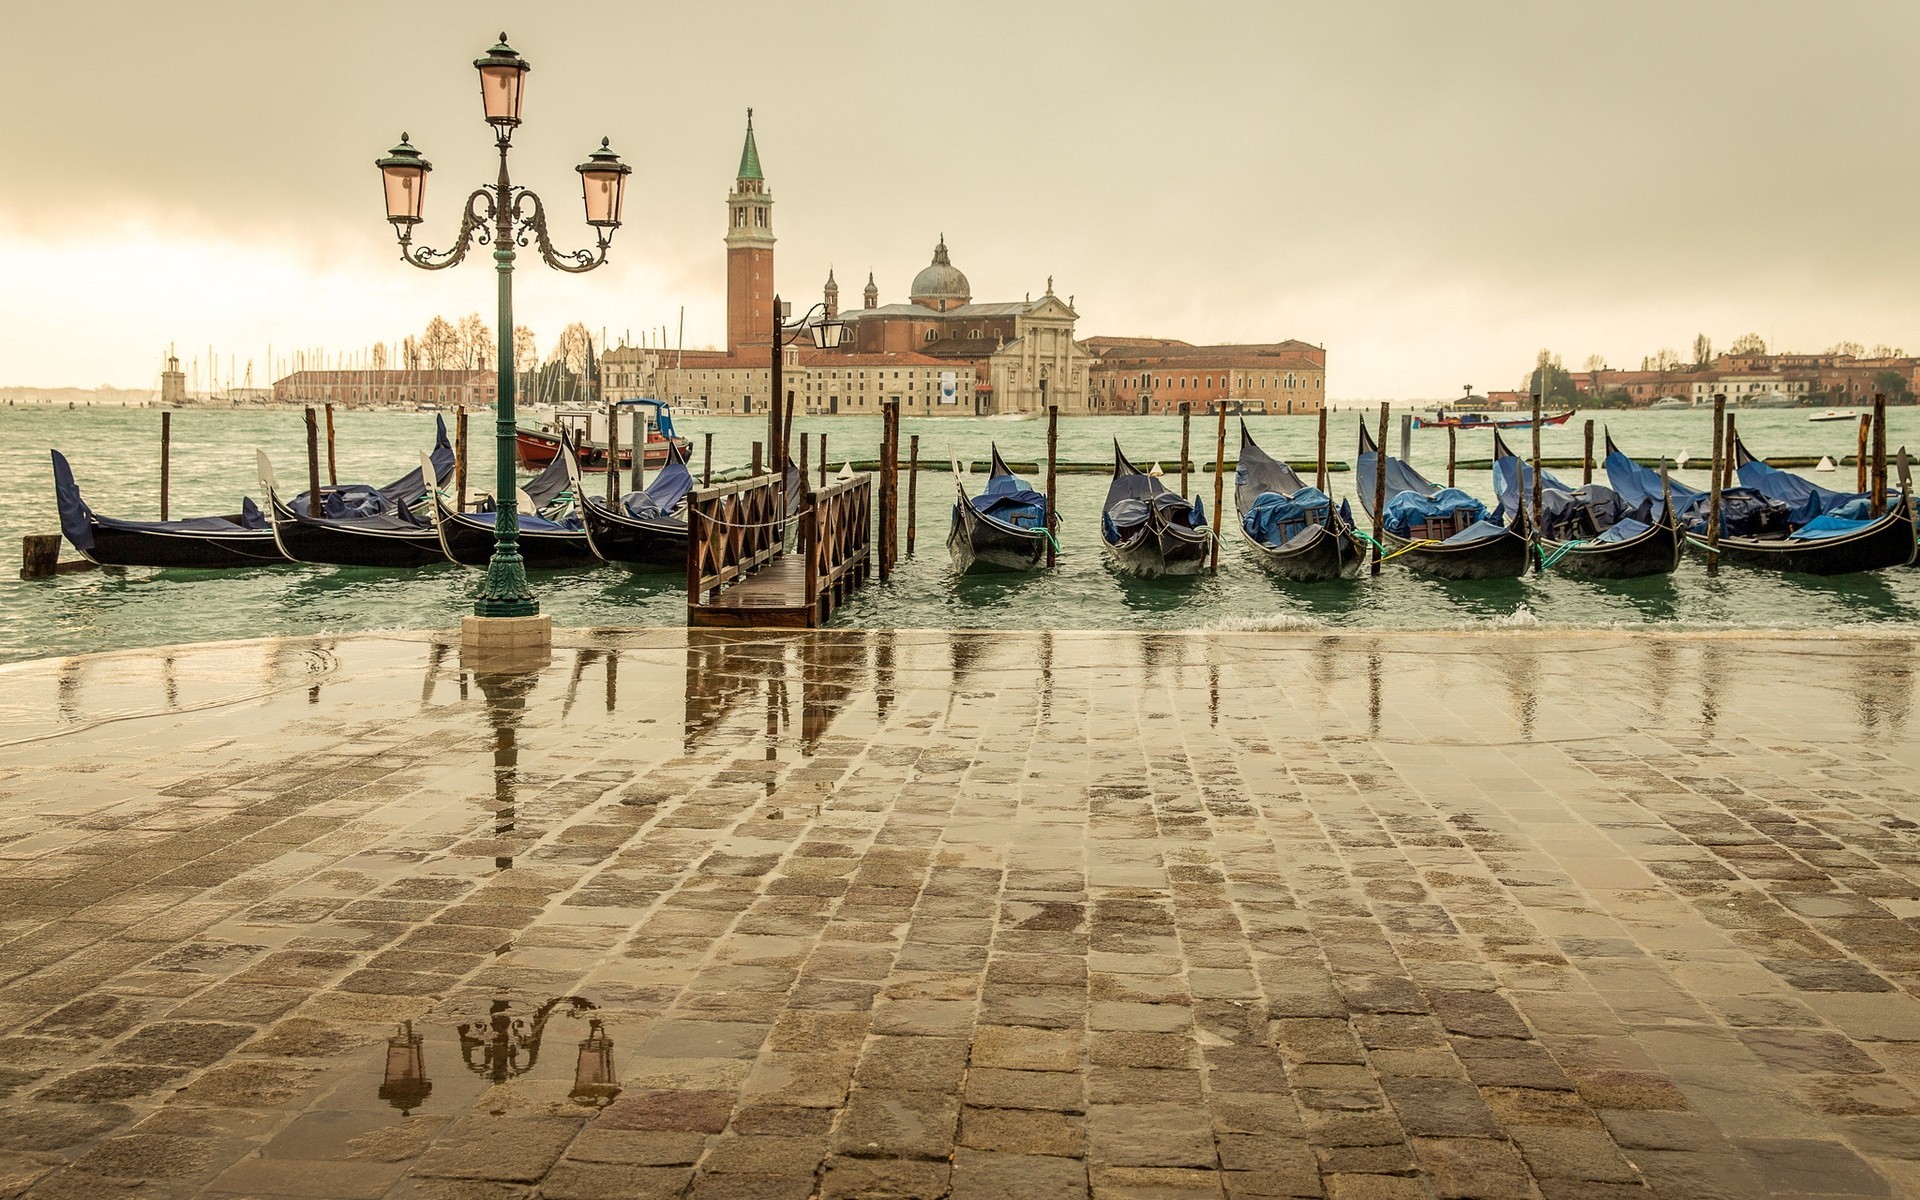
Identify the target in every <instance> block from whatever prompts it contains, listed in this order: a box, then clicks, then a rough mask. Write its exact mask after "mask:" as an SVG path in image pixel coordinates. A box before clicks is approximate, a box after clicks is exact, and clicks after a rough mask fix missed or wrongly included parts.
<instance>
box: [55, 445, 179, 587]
mask: <svg viewBox="0 0 1920 1200" xmlns="http://www.w3.org/2000/svg"><path fill="white" fill-rule="evenodd" d="M172 480H173V414H172V413H170V412H163V413H161V414H160V519H161V520H162V521H164V520H166V519H167V491H168V486H169V485H170V484H171V483H172ZM53 552H54V554H55V555H56V556H57V555H58V554H59V553H60V547H59V544H58V543H56V544H55V545H54V548H53Z"/></svg>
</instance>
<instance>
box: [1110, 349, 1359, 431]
mask: <svg viewBox="0 0 1920 1200" xmlns="http://www.w3.org/2000/svg"><path fill="white" fill-rule="evenodd" d="M1086 346H1087V349H1089V350H1090V351H1092V353H1093V355H1094V360H1093V368H1092V376H1091V378H1092V382H1091V401H1090V408H1091V411H1093V412H1099V413H1114V414H1119V413H1136V414H1141V415H1146V414H1153V413H1174V412H1179V411H1180V405H1181V404H1182V403H1185V404H1188V405H1190V406H1191V407H1192V411H1194V412H1206V411H1209V410H1210V409H1211V408H1212V407H1213V406H1214V405H1215V404H1216V403H1224V404H1225V405H1227V407H1228V408H1229V409H1234V410H1238V411H1242V412H1265V413H1277V414H1281V415H1286V414H1298V413H1317V412H1319V411H1320V409H1321V408H1322V407H1324V406H1325V404H1326V399H1327V352H1326V348H1325V347H1323V346H1315V345H1313V344H1312V343H1310V342H1301V341H1293V340H1288V341H1284V342H1261V343H1252V344H1245V345H1232V344H1228V345H1214V346H1196V345H1193V344H1191V343H1189V342H1183V341H1180V340H1178V339H1177V338H1142V337H1095V338H1088V339H1087V341H1086Z"/></svg>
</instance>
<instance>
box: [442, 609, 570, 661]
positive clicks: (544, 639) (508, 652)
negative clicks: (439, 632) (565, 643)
mask: <svg viewBox="0 0 1920 1200" xmlns="http://www.w3.org/2000/svg"><path fill="white" fill-rule="evenodd" d="M552 649H553V618H552V617H550V616H548V615H547V614H545V613H541V614H540V615H539V616H536V617H464V618H462V619H461V621H460V657H461V658H462V659H468V658H492V657H495V656H498V657H500V658H503V659H520V658H537V659H543V660H544V659H545V658H546V656H547V654H548V653H549V652H550V651H551V650H552Z"/></svg>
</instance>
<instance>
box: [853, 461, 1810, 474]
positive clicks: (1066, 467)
mask: <svg viewBox="0 0 1920 1200" xmlns="http://www.w3.org/2000/svg"><path fill="white" fill-rule="evenodd" d="M882 461H883V460H881V459H877V458H856V459H853V460H851V465H852V467H853V469H854V470H856V471H878V470H879V469H880V464H881V462H882ZM1816 461H1818V460H1816ZM898 465H899V467H901V468H904V467H906V466H907V465H908V463H907V461H906V460H905V459H901V460H900V462H899V464H898ZM964 465H965V466H966V468H967V471H968V472H969V473H970V474H976V475H981V474H985V473H986V472H987V471H988V470H990V469H991V468H992V463H991V462H990V460H988V459H981V460H980V461H978V462H970V463H966V464H964ZM1189 465H1190V467H1191V469H1192V471H1193V472H1194V473H1195V474H1197V475H1210V474H1212V473H1213V464H1212V463H1206V462H1196V463H1192V464H1189ZM1239 465H1240V462H1239V460H1238V459H1233V458H1230V459H1228V460H1227V461H1226V464H1225V466H1226V469H1227V470H1228V471H1233V470H1236V469H1237V468H1238V467H1239ZM1287 465H1288V466H1290V467H1292V468H1293V469H1294V470H1296V471H1302V472H1312V471H1314V470H1315V469H1316V467H1317V464H1316V463H1315V462H1314V461H1313V460H1312V459H1301V460H1298V461H1293V462H1289V463H1288V464H1287ZM1179 466H1180V464H1179V463H1177V462H1176V463H1174V464H1172V465H1171V466H1169V465H1168V464H1167V463H1166V462H1165V461H1164V460H1163V461H1161V464H1160V469H1161V470H1162V471H1164V472H1167V473H1168V474H1172V473H1173V472H1174V471H1176V470H1178V469H1179ZM1007 469H1008V470H1009V471H1012V472H1013V473H1014V474H1016V475H1039V474H1041V473H1043V472H1044V471H1045V470H1046V469H1047V464H1046V463H1044V462H1009V463H1007ZM1053 469H1054V473H1055V474H1058V475H1111V474H1113V464H1112V463H1111V462H1095V463H1070V462H1063V463H1055V464H1054V468H1053ZM1327 470H1328V471H1351V470H1353V468H1352V467H1350V466H1348V465H1347V464H1346V463H1343V462H1329V463H1328V464H1327Z"/></svg>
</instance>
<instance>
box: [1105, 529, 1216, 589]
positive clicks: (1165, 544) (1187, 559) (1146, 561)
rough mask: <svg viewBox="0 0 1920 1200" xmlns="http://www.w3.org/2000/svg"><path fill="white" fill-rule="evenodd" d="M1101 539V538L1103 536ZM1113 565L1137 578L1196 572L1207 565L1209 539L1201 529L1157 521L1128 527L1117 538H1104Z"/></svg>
mask: <svg viewBox="0 0 1920 1200" xmlns="http://www.w3.org/2000/svg"><path fill="white" fill-rule="evenodd" d="M1103 541H1104V539H1103ZM1105 545H1106V548H1107V557H1108V558H1110V559H1111V560H1112V561H1113V565H1114V566H1115V567H1117V568H1118V569H1120V570H1121V571H1124V572H1126V573H1127V574H1129V575H1132V576H1135V577H1136V578H1139V579H1159V578H1161V577H1162V576H1166V575H1198V574H1200V572H1202V571H1204V570H1206V568H1207V551H1208V550H1209V549H1210V548H1211V547H1212V545H1213V539H1212V537H1211V536H1210V535H1209V534H1208V532H1207V531H1206V530H1204V529H1202V530H1198V531H1195V532H1188V531H1183V530H1180V529H1176V528H1175V527H1173V526H1171V525H1163V524H1161V523H1159V522H1158V521H1155V522H1152V523H1151V524H1148V525H1142V526H1139V527H1137V528H1135V529H1132V530H1129V531H1127V532H1126V534H1125V535H1124V536H1123V537H1122V538H1121V539H1120V541H1118V542H1105Z"/></svg>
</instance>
